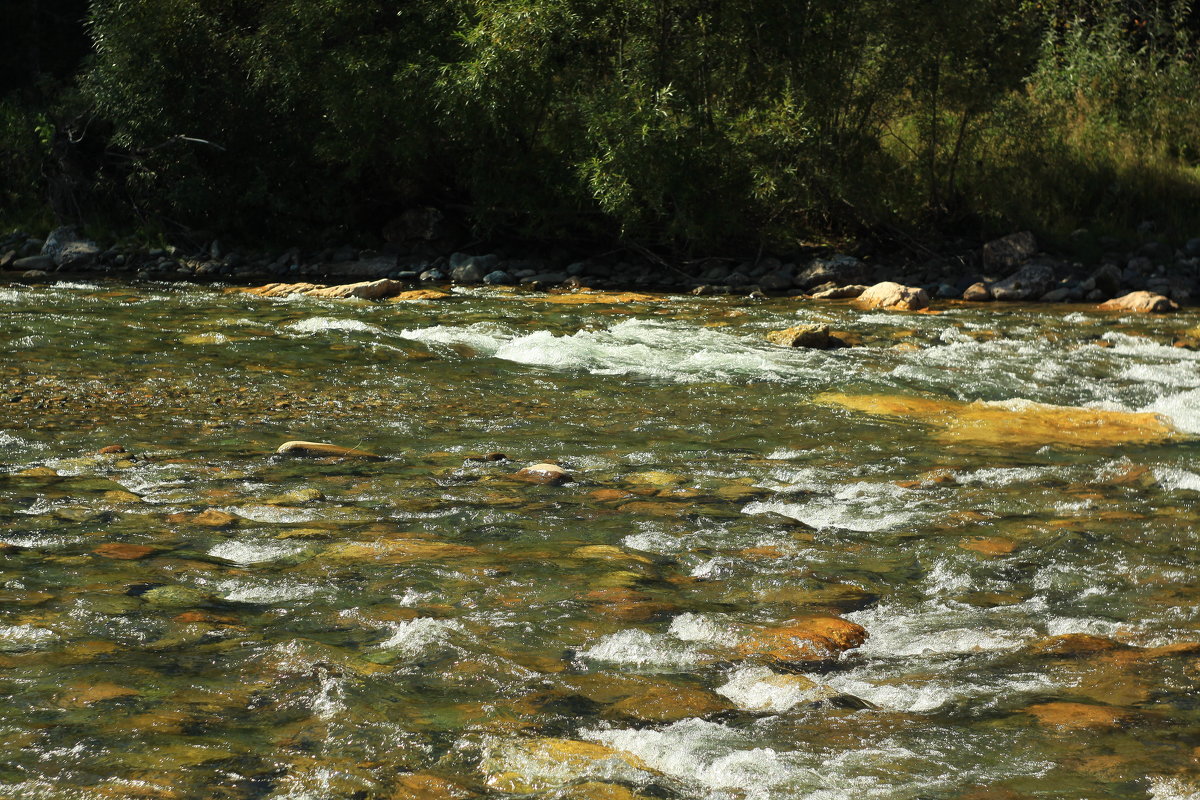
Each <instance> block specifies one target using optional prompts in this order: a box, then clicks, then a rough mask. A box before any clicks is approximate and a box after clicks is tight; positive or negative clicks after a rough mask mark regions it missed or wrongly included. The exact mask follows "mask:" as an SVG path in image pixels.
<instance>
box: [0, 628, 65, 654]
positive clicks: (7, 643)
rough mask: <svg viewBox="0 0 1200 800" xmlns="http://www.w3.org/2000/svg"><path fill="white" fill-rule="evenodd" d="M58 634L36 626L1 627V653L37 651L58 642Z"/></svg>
mask: <svg viewBox="0 0 1200 800" xmlns="http://www.w3.org/2000/svg"><path fill="white" fill-rule="evenodd" d="M57 639H58V634H57V633H55V632H54V631H52V630H50V629H49V628H38V627H36V626H34V625H0V651H2V652H13V651H20V650H36V649H37V648H38V647H41V646H42V645H45V644H49V643H50V642H53V641H56V640H57Z"/></svg>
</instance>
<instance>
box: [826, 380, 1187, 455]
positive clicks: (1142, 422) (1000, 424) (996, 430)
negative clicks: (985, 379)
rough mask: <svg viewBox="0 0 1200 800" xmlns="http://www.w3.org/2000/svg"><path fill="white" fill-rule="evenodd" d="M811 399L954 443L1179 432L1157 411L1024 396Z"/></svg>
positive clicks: (1153, 438)
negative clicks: (905, 423)
mask: <svg viewBox="0 0 1200 800" xmlns="http://www.w3.org/2000/svg"><path fill="white" fill-rule="evenodd" d="M815 400H816V402H818V403H822V404H825V405H836V406H841V407H842V408H848V409H851V410H853V411H860V412H863V413H866V414H876V415H879V416H884V417H895V418H899V419H904V420H910V421H914V422H920V423H922V424H926V425H932V426H934V427H935V428H936V429H938V430H937V432H936V433H935V434H934V438H936V439H937V440H939V441H942V442H948V443H956V444H961V443H969V444H987V445H996V446H1014V445H1018V446H1041V445H1045V444H1065V445H1074V446H1077V447H1107V446H1111V445H1117V444H1125V443H1132V442H1138V443H1149V444H1153V443H1159V442H1165V441H1168V440H1170V439H1173V438H1176V437H1178V436H1179V435H1180V434H1179V432H1178V431H1177V430H1176V429H1175V428H1174V427H1173V426H1172V425H1171V423H1170V422H1169V421H1168V420H1167V419H1166V418H1165V417H1162V416H1160V415H1158V414H1149V413H1141V412H1133V411H1101V410H1097V409H1092V408H1077V407H1075V406H1053V405H1047V404H1044V403H1033V402H1029V401H1026V400H1010V401H1003V402H983V401H976V402H973V403H963V402H960V401H956V400H939V399H933V398H924V397H905V396H901V395H847V394H839V393H836V392H828V393H825V394H821V395H818V396H817V397H816V398H815Z"/></svg>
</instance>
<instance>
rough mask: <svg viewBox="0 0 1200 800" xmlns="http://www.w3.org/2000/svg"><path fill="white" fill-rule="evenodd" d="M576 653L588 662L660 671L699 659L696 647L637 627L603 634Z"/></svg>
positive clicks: (695, 662)
mask: <svg viewBox="0 0 1200 800" xmlns="http://www.w3.org/2000/svg"><path fill="white" fill-rule="evenodd" d="M580 655H581V656H582V657H583V658H585V659H588V660H589V661H603V662H606V663H610V664H625V665H628V666H631V667H639V668H650V669H664V670H668V669H686V668H688V667H692V666H695V665H696V664H697V663H699V661H700V659H701V658H702V653H701V652H700V650H698V649H697V648H695V647H692V646H690V645H685V644H683V643H682V642H680V641H679V640H678V639H674V638H670V637H668V636H663V635H656V634H652V633H647V632H646V631H639V630H625V631H618V632H617V633H613V634H610V635H608V636H605V637H603V638H601V639H600V640H599V641H598V642H596V644H594V645H592V646H591V647H589V648H586V649H585V650H583V651H582V652H581V653H580Z"/></svg>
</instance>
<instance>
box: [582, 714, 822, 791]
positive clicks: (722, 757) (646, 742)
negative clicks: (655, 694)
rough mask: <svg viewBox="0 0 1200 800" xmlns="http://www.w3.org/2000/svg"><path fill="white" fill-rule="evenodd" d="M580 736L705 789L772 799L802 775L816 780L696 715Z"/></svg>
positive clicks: (765, 748) (764, 748)
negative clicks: (649, 726)
mask: <svg viewBox="0 0 1200 800" xmlns="http://www.w3.org/2000/svg"><path fill="white" fill-rule="evenodd" d="M583 736H584V737H585V738H587V739H590V740H592V741H596V742H599V743H601V744H604V745H607V746H608V747H612V748H615V749H617V750H624V751H626V752H629V753H633V754H634V755H636V756H637V757H638V758H640V759H642V761H644V762H645V763H646V764H647V765H649V766H650V767H652V768H654V769H656V770H659V771H660V772H663V773H665V774H667V775H670V776H672V777H674V778H677V779H678V780H681V781H684V782H686V783H689V784H693V785H696V784H699V785H700V786H702V787H703V788H705V789H707V790H709V791H718V792H725V791H736V792H737V793H738V795H739V796H744V797H746V798H751V799H754V800H757V799H760V798H761V799H765V798H768V797H771V796H772V790H773V789H775V788H776V787H779V786H781V785H784V784H787V783H789V782H791V781H793V780H794V779H796V778H797V777H800V775H803V774H807V775H809V776H810V777H811V778H816V776H815V775H812V774H811V773H810V772H809V771H808V770H798V769H797V768H796V766H794V765H793V764H790V763H788V760H787V759H786V758H785V757H783V756H781V755H780V754H779V753H778V752H776V751H775V750H773V749H771V748H768V747H756V748H747V749H742V748H743V747H744V746H745V743H744V737H743V736H742V734H740V733H739V732H737V731H734V730H732V729H730V728H727V727H726V726H724V725H720V724H717V723H712V722H706V721H704V720H700V719H689V720H684V721H682V722H677V723H675V724H673V725H670V726H668V727H667V728H665V729H663V730H661V731H655V730H632V729H625V730H622V729H615V730H589V731H583ZM743 792H744V793H745V794H744V795H743Z"/></svg>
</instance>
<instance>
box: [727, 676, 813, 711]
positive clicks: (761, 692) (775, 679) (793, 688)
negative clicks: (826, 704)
mask: <svg viewBox="0 0 1200 800" xmlns="http://www.w3.org/2000/svg"><path fill="white" fill-rule="evenodd" d="M717 694H721V695H724V696H725V697H728V698H729V699H730V700H731V701H733V703H734V705H736V706H737V707H738V708H740V709H742V710H744V711H764V712H769V713H772V714H782V713H784V712H786V711H789V710H791V709H792V708H794V707H795V706H797V705H799V704H800V703H808V702H813V701H815V700H820V699H821V698H822V697H825V696H827V695H828V690H826V689H825V687H823V686H821V685H820V684H818V683H816V681H815V680H813V679H811V678H806V677H805V676H799V675H780V674H779V673H777V672H774V671H772V670H771V668H770V667H742V668H741V669H738V670H737V671H736V672H734V673H733V674H732V675H731V676H730V678H729V680H728V681H727V682H726V683H725V685H724V686H720V687H718V688H717Z"/></svg>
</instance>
